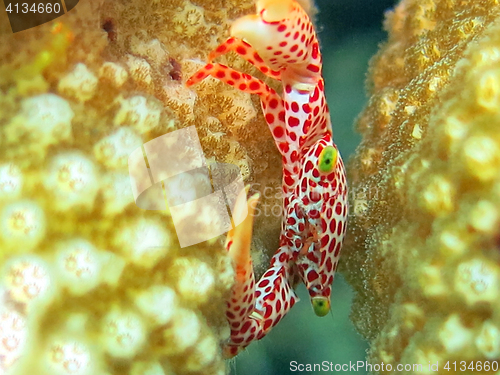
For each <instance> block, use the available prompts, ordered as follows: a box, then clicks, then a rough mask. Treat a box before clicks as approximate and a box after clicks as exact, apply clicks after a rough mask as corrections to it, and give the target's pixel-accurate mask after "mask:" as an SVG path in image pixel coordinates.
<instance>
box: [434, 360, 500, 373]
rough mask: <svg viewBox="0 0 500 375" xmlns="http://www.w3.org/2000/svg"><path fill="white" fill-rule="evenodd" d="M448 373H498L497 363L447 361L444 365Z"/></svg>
mask: <svg viewBox="0 0 500 375" xmlns="http://www.w3.org/2000/svg"><path fill="white" fill-rule="evenodd" d="M444 369H445V370H448V371H450V370H451V371H498V362H497V361H491V362H490V361H470V362H466V361H460V362H457V361H454V362H451V361H448V362H446V364H445V365H444Z"/></svg>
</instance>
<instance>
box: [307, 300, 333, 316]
mask: <svg viewBox="0 0 500 375" xmlns="http://www.w3.org/2000/svg"><path fill="white" fill-rule="evenodd" d="M311 303H312V306H313V310H314V313H315V314H316V315H317V316H325V315H326V314H328V311H330V300H329V299H328V298H325V297H313V298H312V299H311Z"/></svg>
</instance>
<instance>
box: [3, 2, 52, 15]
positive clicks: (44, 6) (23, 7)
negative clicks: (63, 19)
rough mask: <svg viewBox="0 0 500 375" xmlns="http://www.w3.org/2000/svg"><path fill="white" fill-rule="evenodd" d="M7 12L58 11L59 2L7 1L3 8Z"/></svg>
mask: <svg viewBox="0 0 500 375" xmlns="http://www.w3.org/2000/svg"><path fill="white" fill-rule="evenodd" d="M5 10H6V11H7V12H9V13H12V12H14V13H60V12H61V4H60V3H54V4H51V3H38V4H37V3H33V4H31V6H30V4H28V3H22V4H19V3H15V4H13V3H9V4H8V5H7V8H6V9H5Z"/></svg>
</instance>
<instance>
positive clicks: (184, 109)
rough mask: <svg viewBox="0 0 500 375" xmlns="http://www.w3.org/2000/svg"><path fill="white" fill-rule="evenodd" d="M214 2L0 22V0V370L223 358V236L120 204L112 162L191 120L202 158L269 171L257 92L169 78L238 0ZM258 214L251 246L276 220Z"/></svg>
mask: <svg viewBox="0 0 500 375" xmlns="http://www.w3.org/2000/svg"><path fill="white" fill-rule="evenodd" d="M221 4H222V3H221V2H220V1H218V0H195V1H190V0H169V1H162V0H158V1H146V2H144V1H140V0H132V1H129V2H127V4H125V3H121V2H116V1H111V0H105V1H94V0H90V1H82V2H80V4H78V6H77V7H76V8H75V9H74V10H72V11H71V12H69V13H68V14H67V15H65V16H64V17H63V18H61V19H60V20H61V22H62V23H61V22H56V23H48V24H44V25H41V26H39V27H36V28H33V29H29V30H25V31H23V32H20V33H16V34H14V35H12V34H11V33H10V30H9V29H8V24H9V23H8V21H7V20H6V14H5V12H4V13H1V14H0V38H1V43H0V123H1V124H2V126H0V140H1V147H0V248H1V249H2V251H1V253H0V292H1V293H0V301H1V303H0V369H1V370H0V372H2V370H4V369H5V371H7V373H8V374H9V375H19V374H26V373H30V372H32V371H33V369H36V371H37V373H38V374H40V375H46V374H70V373H71V374H79V375H83V374H92V375H128V374H130V375H138V374H141V375H142V374H150V375H168V374H172V373H175V374H184V373H189V374H191V375H195V374H222V373H224V371H225V364H224V362H223V361H222V357H221V352H220V347H219V344H220V342H221V341H223V340H226V339H227V338H228V333H229V327H228V325H227V321H226V318H225V315H224V311H225V299H226V298H227V294H228V291H229V289H230V288H231V286H232V282H233V280H234V272H233V269H232V264H231V262H230V261H229V259H228V258H227V256H226V252H225V250H224V247H223V241H222V239H217V240H214V241H210V242H205V243H202V244H199V245H195V246H192V247H189V248H184V249H181V248H180V246H179V243H178V240H177V236H176V234H175V231H174V226H173V223H172V219H171V217H170V214H169V211H168V210H164V211H145V210H141V209H140V208H138V207H137V206H136V205H135V204H134V201H133V195H132V190H131V185H130V178H129V175H128V165H127V164H128V163H127V162H128V156H129V154H130V152H132V151H133V150H135V149H137V148H140V147H141V146H142V144H143V143H146V142H148V141H150V140H152V139H155V138H157V137H159V136H161V135H163V134H165V133H167V132H169V131H173V130H176V129H181V128H184V127H188V126H192V125H195V126H196V129H197V132H198V134H199V138H200V140H201V145H202V147H203V149H204V153H205V157H206V158H207V159H210V160H213V159H215V160H216V161H218V162H228V163H233V164H236V165H238V166H241V168H242V173H243V176H244V177H245V180H246V182H249V183H250V182H252V181H258V182H259V183H260V184H261V185H260V186H262V187H265V186H267V185H270V184H271V183H277V184H279V179H280V174H281V168H280V166H281V159H280V157H279V154H278V152H277V151H276V147H275V145H274V142H273V140H272V138H271V136H270V135H269V132H268V129H267V125H266V123H265V121H264V119H263V117H262V114H261V111H260V104H259V103H258V100H256V99H255V98H252V97H251V96H250V95H248V94H242V93H239V92H236V91H234V90H232V89H228V88H227V87H225V86H224V85H223V84H221V83H220V82H218V81H216V80H207V81H206V82H204V83H203V84H201V85H199V86H198V87H196V90H191V89H187V88H186V87H185V86H184V85H183V79H184V78H185V77H188V76H189V75H190V74H191V73H192V72H194V71H195V70H196V69H197V68H198V67H199V66H200V64H202V63H203V61H204V60H205V58H206V54H207V53H208V52H209V51H210V50H212V49H213V48H214V47H215V46H216V45H217V44H218V43H219V42H220V41H222V40H223V38H225V37H226V36H227V30H228V29H229V23H230V20H232V19H234V18H236V17H239V16H241V15H243V14H244V13H248V11H249V10H250V9H251V8H252V7H253V6H254V2H253V1H252V0H233V1H230V2H223V5H221ZM224 59H226V61H225V62H226V63H227V62H228V61H227V60H229V61H230V62H231V63H232V64H233V65H234V66H235V67H236V68H238V67H241V66H243V65H244V66H245V69H248V71H249V72H252V71H251V69H252V68H251V67H250V66H249V64H247V63H246V62H243V61H242V60H238V59H236V58H235V56H228V57H224V58H222V62H224ZM231 59H232V60H231ZM254 72H255V71H254ZM193 178H195V179H196V178H197V177H196V176H193ZM190 183H193V181H191V182H190ZM183 193H185V194H190V193H192V191H190V190H189V189H185V190H183ZM172 198H175V197H172ZM269 200H272V201H273V203H274V204H275V205H276V204H280V197H271V198H269ZM212 218H213V214H211V213H210V212H209V211H206V212H205V211H204V212H202V214H201V215H200V217H199V221H200V222H203V221H204V220H205V221H207V220H212ZM263 228H264V229H263V230H262V231H263V232H264V233H269V232H272V231H274V234H273V236H264V235H261V238H260V244H261V245H260V246H261V247H264V246H265V245H266V241H267V238H271V239H272V241H275V240H277V238H278V236H277V234H276V232H277V231H279V220H272V224H271V225H266V226H263ZM268 248H269V249H271V251H272V250H273V249H275V248H276V246H274V245H273V246H268Z"/></svg>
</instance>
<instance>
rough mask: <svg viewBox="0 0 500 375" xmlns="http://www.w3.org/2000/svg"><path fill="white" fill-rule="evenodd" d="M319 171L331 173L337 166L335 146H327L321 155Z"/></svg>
mask: <svg viewBox="0 0 500 375" xmlns="http://www.w3.org/2000/svg"><path fill="white" fill-rule="evenodd" d="M318 163H319V171H320V172H322V173H330V172H331V171H333V168H335V164H337V149H336V148H335V147H333V146H326V147H325V148H324V149H323V151H321V154H320V155H319V160H318Z"/></svg>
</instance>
